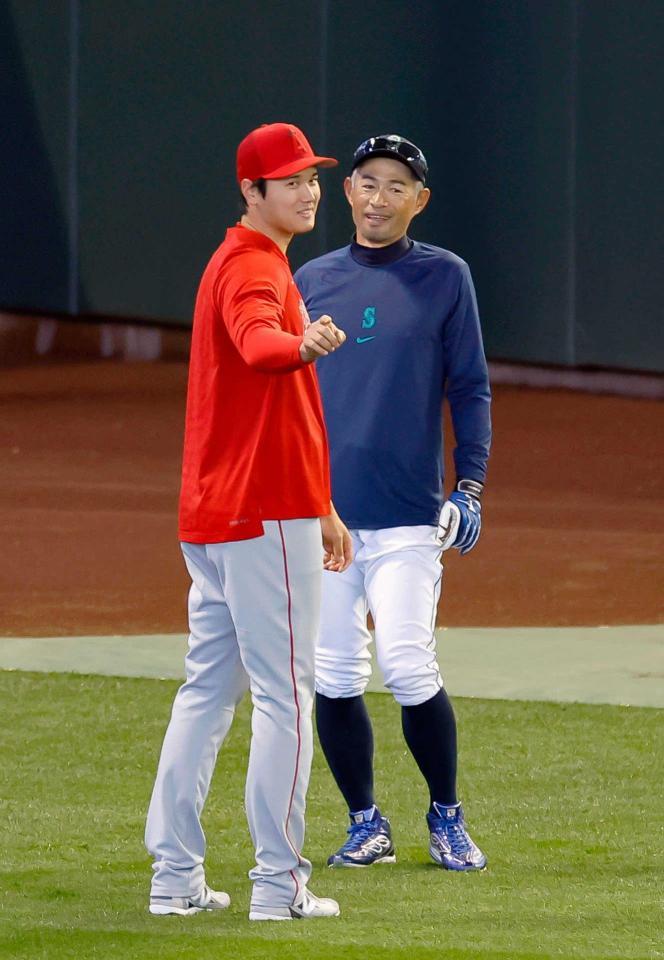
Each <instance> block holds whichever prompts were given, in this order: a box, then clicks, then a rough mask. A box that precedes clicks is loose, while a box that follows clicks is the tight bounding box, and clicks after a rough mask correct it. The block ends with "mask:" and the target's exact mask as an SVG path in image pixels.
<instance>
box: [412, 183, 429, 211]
mask: <svg viewBox="0 0 664 960" xmlns="http://www.w3.org/2000/svg"><path fill="white" fill-rule="evenodd" d="M430 197H431V190H429V188H428V187H422V189H421V190H420V192H419V193H418V195H417V199H416V200H415V216H417V214H418V213H422V211H423V210H424V208H425V207H426V205H427V203H428V202H429V199H430Z"/></svg>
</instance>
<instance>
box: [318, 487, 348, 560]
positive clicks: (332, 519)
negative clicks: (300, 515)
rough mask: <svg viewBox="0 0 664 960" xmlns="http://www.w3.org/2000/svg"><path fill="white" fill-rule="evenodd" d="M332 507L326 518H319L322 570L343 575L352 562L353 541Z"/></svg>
mask: <svg viewBox="0 0 664 960" xmlns="http://www.w3.org/2000/svg"><path fill="white" fill-rule="evenodd" d="M330 506H331V507H332V511H331V513H330V514H329V515H328V516H327V517H321V518H320V529H321V533H322V535H323V547H324V549H325V553H324V555H323V569H325V570H331V571H332V572H333V573H343V572H344V570H347V569H348V567H349V566H350V565H351V562H352V560H353V541H352V540H351V538H350V533H349V532H348V530H347V529H346V526H345V524H344V523H342V521H341V520H340V518H339V514H338V513H337V511H336V510H335V509H334V506H333V505H332V504H330Z"/></svg>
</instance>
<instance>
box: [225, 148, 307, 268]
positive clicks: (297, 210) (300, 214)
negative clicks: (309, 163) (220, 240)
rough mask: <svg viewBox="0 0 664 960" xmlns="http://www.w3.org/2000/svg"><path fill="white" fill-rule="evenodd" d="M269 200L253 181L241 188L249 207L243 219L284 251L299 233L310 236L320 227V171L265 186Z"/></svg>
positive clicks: (302, 172)
mask: <svg viewBox="0 0 664 960" xmlns="http://www.w3.org/2000/svg"><path fill="white" fill-rule="evenodd" d="M265 186H266V189H265V196H262V195H261V193H260V191H259V190H258V189H257V187H255V186H254V185H253V184H252V183H251V181H250V180H243V181H242V183H241V184H240V189H241V190H242V195H243V196H244V198H245V200H246V203H247V213H246V214H245V217H243V221H244V220H245V219H246V221H247V225H248V226H251V227H253V229H254V230H260V232H261V233H265V234H267V236H268V237H270V238H271V239H272V240H274V241H275V243H277V244H278V245H279V246H281V247H282V249H285V247H284V244H285V245H286V246H288V243H289V241H290V240H291V238H292V237H293V236H294V235H296V234H298V233H308V232H309V231H310V230H313V228H314V226H315V223H316V210H317V209H318V204H319V202H320V184H319V182H318V171H317V169H316V167H307V169H306V170H302V171H300V172H299V173H294V174H292V176H290V177H284V178H283V179H281V180H267V181H266V182H265Z"/></svg>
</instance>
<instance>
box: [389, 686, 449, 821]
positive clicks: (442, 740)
mask: <svg viewBox="0 0 664 960" xmlns="http://www.w3.org/2000/svg"><path fill="white" fill-rule="evenodd" d="M401 725H402V727H403V735H404V737H405V738H406V743H407V744H408V747H409V749H410V752H411V753H412V755H413V757H414V758H415V762H416V763H417V765H418V767H419V768H420V770H421V772H422V776H423V777H424V779H425V780H426V782H427V786H428V787H429V795H430V799H431V803H432V804H433V802H434V800H435V801H436V802H437V803H445V804H452V803H456V802H457V797H456V772H457V735H456V719H455V717H454V710H453V709H452V704H451V703H450V699H449V697H448V696H447V694H446V693H445V691H444V690H442V689H441V690H439V691H438V693H437V694H435V696H433V697H432V698H431V699H430V700H426V701H425V702H424V703H418V704H417V705H416V706H414V707H402V708H401ZM430 809H433V808H430Z"/></svg>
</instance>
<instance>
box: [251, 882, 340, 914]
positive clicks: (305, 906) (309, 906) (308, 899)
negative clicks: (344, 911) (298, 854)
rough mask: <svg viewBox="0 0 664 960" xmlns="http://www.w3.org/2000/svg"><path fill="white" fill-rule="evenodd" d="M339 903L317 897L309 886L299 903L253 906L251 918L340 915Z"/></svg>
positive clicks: (327, 898)
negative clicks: (282, 905) (280, 905)
mask: <svg viewBox="0 0 664 960" xmlns="http://www.w3.org/2000/svg"><path fill="white" fill-rule="evenodd" d="M339 913H340V910H339V904H338V903H337V901H336V900H332V899H330V898H329V897H316V896H314V894H313V893H311V892H310V891H309V890H307V888H306V887H305V888H304V893H303V894H302V897H301V898H300V899H299V900H298V902H297V903H294V904H293V905H292V906H290V907H262V906H256V907H252V908H251V910H250V911H249V919H250V920H313V919H314V918H317V917H338V916H339Z"/></svg>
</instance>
